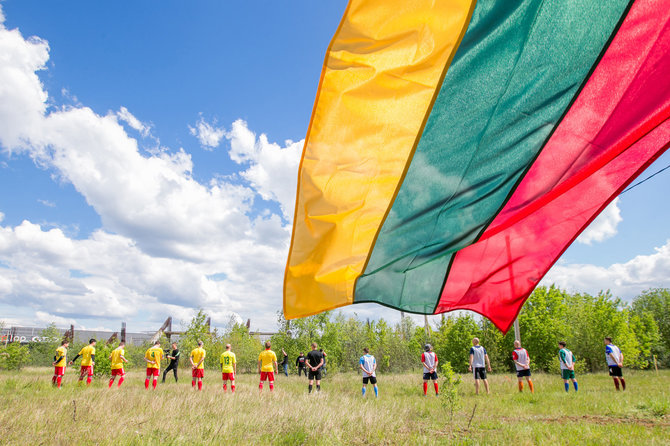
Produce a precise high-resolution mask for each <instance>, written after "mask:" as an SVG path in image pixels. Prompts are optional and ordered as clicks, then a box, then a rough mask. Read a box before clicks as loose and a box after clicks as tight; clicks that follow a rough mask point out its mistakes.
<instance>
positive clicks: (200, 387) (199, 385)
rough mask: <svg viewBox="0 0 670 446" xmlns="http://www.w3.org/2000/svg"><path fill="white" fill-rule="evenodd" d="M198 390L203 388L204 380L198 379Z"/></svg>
mask: <svg viewBox="0 0 670 446" xmlns="http://www.w3.org/2000/svg"><path fill="white" fill-rule="evenodd" d="M198 390H202V381H198Z"/></svg>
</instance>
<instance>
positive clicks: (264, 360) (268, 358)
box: [258, 341, 278, 392]
mask: <svg viewBox="0 0 670 446" xmlns="http://www.w3.org/2000/svg"><path fill="white" fill-rule="evenodd" d="M271 346H272V344H270V341H266V342H265V350H263V351H262V352H261V353H260V354H259V355H258V373H260V375H261V381H260V383H259V384H258V389H259V390H260V391H263V381H265V380H267V381H269V382H270V392H272V391H273V390H274V389H275V370H278V367H277V355H275V352H273V351H272V350H270V347H271Z"/></svg>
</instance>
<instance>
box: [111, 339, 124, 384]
mask: <svg viewBox="0 0 670 446" xmlns="http://www.w3.org/2000/svg"><path fill="white" fill-rule="evenodd" d="M125 348H126V342H125V341H121V342H119V346H118V347H116V348H115V349H114V350H112V353H111V354H110V355H109V363H110V368H111V370H112V377H111V378H110V380H109V388H110V389H111V388H112V385H113V384H114V380H115V379H116V377H117V376H118V377H119V384H118V385H117V388H118V387H121V384H122V383H123V380H124V379H125V376H126V372H125V370H123V363H124V362H128V360H127V359H126V357H125V356H123V355H125V354H126V350H125Z"/></svg>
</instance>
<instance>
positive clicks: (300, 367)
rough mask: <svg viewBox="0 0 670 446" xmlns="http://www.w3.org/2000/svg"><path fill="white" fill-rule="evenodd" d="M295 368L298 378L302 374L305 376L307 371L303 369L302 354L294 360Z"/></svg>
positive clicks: (303, 359) (303, 356) (303, 358)
mask: <svg viewBox="0 0 670 446" xmlns="http://www.w3.org/2000/svg"><path fill="white" fill-rule="evenodd" d="M295 366H296V367H297V368H298V376H300V373H304V374H305V376H307V369H306V368H305V355H304V354H303V353H302V352H300V356H298V357H297V358H296V360H295Z"/></svg>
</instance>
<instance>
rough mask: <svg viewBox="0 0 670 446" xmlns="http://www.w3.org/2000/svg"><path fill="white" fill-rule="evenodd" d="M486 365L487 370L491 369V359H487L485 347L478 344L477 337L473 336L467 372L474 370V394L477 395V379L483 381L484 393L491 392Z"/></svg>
mask: <svg viewBox="0 0 670 446" xmlns="http://www.w3.org/2000/svg"><path fill="white" fill-rule="evenodd" d="M485 365H486V367H488V370H489V372H490V371H491V361H490V360H489V355H488V353H486V349H485V348H484V347H482V346H481V345H479V339H478V338H474V339H473V340H472V347H470V366H469V367H468V371H469V372H474V376H475V395H479V381H480V380H482V381H484V387H485V388H486V393H487V394H488V393H491V391H490V390H489V380H488V379H486V368H485V367H484V366H485Z"/></svg>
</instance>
